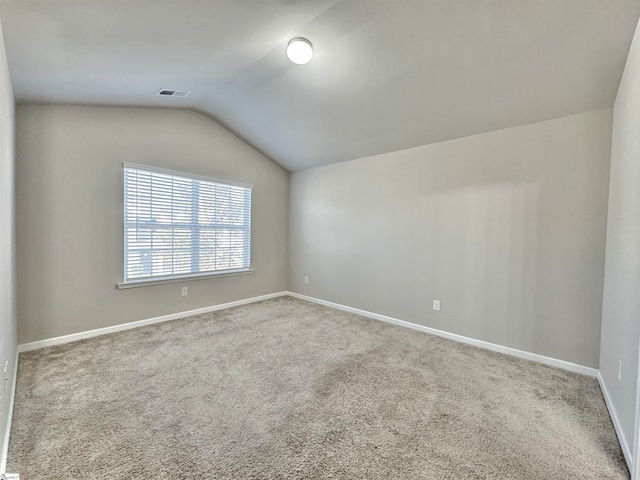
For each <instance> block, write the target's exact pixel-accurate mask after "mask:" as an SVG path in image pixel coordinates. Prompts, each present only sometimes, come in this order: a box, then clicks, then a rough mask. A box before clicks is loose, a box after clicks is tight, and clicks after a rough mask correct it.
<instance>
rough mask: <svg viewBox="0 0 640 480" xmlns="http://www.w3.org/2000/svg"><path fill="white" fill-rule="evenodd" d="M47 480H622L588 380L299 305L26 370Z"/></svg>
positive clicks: (16, 435) (42, 360) (243, 310)
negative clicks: (168, 479)
mask: <svg viewBox="0 0 640 480" xmlns="http://www.w3.org/2000/svg"><path fill="white" fill-rule="evenodd" d="M8 471H10V472H19V473H20V474H21V478H22V479H24V480H37V479H52V478H56V479H83V480H88V479H127V480H129V479H160V478H176V479H178V478H180V479H233V480H236V479H320V478H322V479H326V478H333V479H367V480H376V479H412V480H413V479H455V480H460V479H535V480H544V479H553V480H560V479H598V480H602V479H628V478H629V474H628V472H627V469H626V466H625V464H624V460H623V458H622V453H621V451H620V447H619V445H618V443H617V440H616V435H615V433H614V429H613V426H612V424H611V420H610V419H609V417H608V414H607V410H606V407H605V404H604V401H603V398H602V395H601V393H600V390H599V387H598V384H597V382H596V381H595V380H594V379H592V378H587V377H584V376H581V375H576V374H572V373H569V372H566V371H563V370H557V369H554V368H550V367H545V366H543V365H539V364H536V363H531V362H527V361H524V360H520V359H516V358H512V357H508V356H504V355H500V354H496V353H493V352H489V351H485V350H481V349H477V348H474V347H470V346H467V345H462V344H458V343H454V342H451V341H448V340H445V339H442V338H439V337H433V336H430V335H426V334H424V333H420V332H416V331H413V330H409V329H404V328H401V327H396V326H392V325H387V324H385V323H382V322H378V321H375V320H370V319H366V318H362V317H358V316H356V315H352V314H348V313H344V312H341V311H337V310H333V309H330V308H326V307H322V306H319V305H315V304H312V303H307V302H304V301H301V300H297V299H293V298H290V297H281V298H276V299H273V300H267V301H264V302H260V303H255V304H251V305H247V306H242V307H237V308H233V309H229V310H223V311H219V312H214V313H209V314H204V315H198V316H195V317H191V318H188V319H183V320H177V321H173V322H167V323H163V324H158V325H153V326H149V327H144V328H139V329H135V330H129V331H125V332H120V333H116V334H112V335H106V336H102V337H97V338H93V339H90V340H84V341H80V342H76V343H73V344H67V345H63V346H57V347H51V348H47V349H42V350H37V351H33V352H29V353H23V354H22V355H20V366H19V373H18V386H17V394H16V403H15V412H14V420H13V428H12V430H11V442H10V449H9V461H8Z"/></svg>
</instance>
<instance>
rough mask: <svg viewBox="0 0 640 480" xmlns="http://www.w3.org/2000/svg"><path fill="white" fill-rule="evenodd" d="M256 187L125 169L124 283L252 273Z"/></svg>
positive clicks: (134, 167) (153, 170)
mask: <svg viewBox="0 0 640 480" xmlns="http://www.w3.org/2000/svg"><path fill="white" fill-rule="evenodd" d="M250 253H251V186H250V185H242V184H237V183H231V182H228V183H227V182H222V181H219V180H213V179H207V178H204V177H198V176H194V175H188V174H183V173H177V172H171V171H168V170H161V169H156V168H151V167H143V166H139V165H132V164H125V165H124V283H125V284H127V283H136V282H137V283H140V282H149V281H160V280H168V279H176V278H184V277H190V276H203V275H207V274H220V273H234V272H236V273H241V272H248V273H249V272H250V270H249V267H250Z"/></svg>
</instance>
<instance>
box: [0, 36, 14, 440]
mask: <svg viewBox="0 0 640 480" xmlns="http://www.w3.org/2000/svg"><path fill="white" fill-rule="evenodd" d="M14 167H15V162H14V103H13V92H12V90H11V79H10V78H9V70H8V67H7V58H6V53H5V49H4V40H3V37H2V29H1V28H0V362H2V363H1V364H0V371H2V368H3V367H4V363H5V362H6V361H9V368H8V370H7V371H8V372H9V379H10V384H11V382H12V381H13V378H12V377H13V372H14V369H15V360H16V271H15V220H14V219H15V213H14V210H15V208H14V205H15V202H14V199H15V195H14ZM3 383H4V382H3ZM0 395H1V396H2V400H0V451H2V450H1V449H2V448H3V447H4V432H5V429H6V426H7V418H8V416H9V398H10V395H9V392H8V391H7V392H3V390H2V389H0Z"/></svg>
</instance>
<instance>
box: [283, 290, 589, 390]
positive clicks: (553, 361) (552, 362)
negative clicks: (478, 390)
mask: <svg viewBox="0 0 640 480" xmlns="http://www.w3.org/2000/svg"><path fill="white" fill-rule="evenodd" d="M288 295H290V296H292V297H295V298H299V299H301V300H306V301H308V302H313V303H317V304H320V305H324V306H326V307H331V308H336V309H338V310H342V311H345V312H349V313H355V314H356V315H362V316H363V317H368V318H373V319H375V320H381V321H383V322H387V323H392V324H394V325H399V326H401V327H405V328H411V329H413V330H418V331H421V332H425V333H430V334H431V335H437V336H439V337H444V338H447V339H449V340H454V341H456V342H460V343H466V344H468V345H473V346H474V347H480V348H485V349H487V350H491V351H493V352H499V353H504V354H506V355H511V356H513V357H519V358H524V359H526V360H531V361H534V362H538V363H542V364H544V365H549V366H551V367H557V368H561V369H563V370H568V371H570V372H575V373H580V374H582V375H587V376H589V377H594V378H595V377H597V376H598V370H597V369H595V368H591V367H586V366H584V365H579V364H577V363H572V362H567V361H565V360H559V359H557V358H552V357H546V356H544V355H539V354H537V353H531V352H526V351H524V350H518V349H516V348H511V347H505V346H503V345H498V344H496V343H490V342H485V341H483V340H477V339H475V338H470V337H465V336H463V335H458V334H455V333H449V332H445V331H444V330H438V329H436V328H431V327H425V326H424V325H418V324H417V323H412V322H407V321H405V320H399V319H397V318H393V317H388V316H387V315H380V314H379V313H373V312H369V311H366V310H360V309H359V308H353V307H348V306H346V305H341V304H339V303H334V302H329V301H327V300H322V299H319V298H315V297H309V296H307V295H302V294H300V293H295V292H288Z"/></svg>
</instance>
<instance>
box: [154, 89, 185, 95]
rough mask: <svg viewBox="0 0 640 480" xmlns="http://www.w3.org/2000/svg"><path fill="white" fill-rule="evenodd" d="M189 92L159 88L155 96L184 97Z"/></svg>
mask: <svg viewBox="0 0 640 480" xmlns="http://www.w3.org/2000/svg"><path fill="white" fill-rule="evenodd" d="M190 93H191V92H188V91H186V90H171V89H169V88H161V89H160V90H158V93H156V95H158V96H160V97H186V96H187V95H189V94H190Z"/></svg>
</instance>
